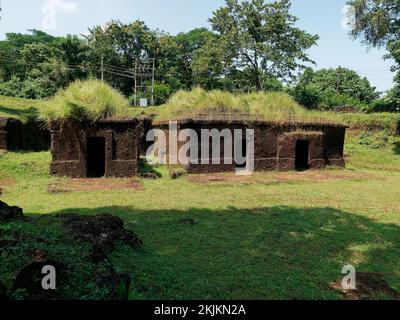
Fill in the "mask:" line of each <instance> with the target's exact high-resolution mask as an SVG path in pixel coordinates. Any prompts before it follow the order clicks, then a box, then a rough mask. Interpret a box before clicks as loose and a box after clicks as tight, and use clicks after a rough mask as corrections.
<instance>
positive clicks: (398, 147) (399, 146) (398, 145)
mask: <svg viewBox="0 0 400 320" xmlns="http://www.w3.org/2000/svg"><path fill="white" fill-rule="evenodd" d="M393 152H394V153H395V154H398V155H400V142H395V143H394V147H393Z"/></svg>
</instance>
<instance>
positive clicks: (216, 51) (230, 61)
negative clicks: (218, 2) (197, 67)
mask: <svg viewBox="0 0 400 320" xmlns="http://www.w3.org/2000/svg"><path fill="white" fill-rule="evenodd" d="M290 8H291V2H290V1H289V0H279V1H275V2H272V3H270V2H267V1H266V0H251V1H238V0H226V4H225V6H224V7H221V8H220V9H218V10H217V11H215V12H214V15H213V17H212V18H211V19H210V23H211V25H212V28H213V30H214V31H215V32H216V33H217V37H216V38H213V39H211V40H210V42H208V44H207V45H206V47H205V49H204V50H203V52H202V53H203V58H202V59H203V60H204V62H206V63H207V62H208V63H210V64H211V66H212V63H214V64H215V62H216V61H219V62H220V63H221V65H220V66H218V64H217V65H214V66H212V67H216V69H217V70H219V69H220V70H221V72H222V73H223V74H230V73H232V71H233V70H235V71H241V70H244V69H247V70H250V71H251V75H250V79H249V81H251V82H252V83H253V84H254V86H255V88H256V89H257V90H263V89H264V81H263V79H264V77H265V76H272V77H278V78H281V79H288V78H291V77H293V76H294V73H295V72H296V71H297V70H299V69H301V68H304V67H305V66H306V64H309V63H312V60H311V59H310V58H309V56H308V54H307V49H309V48H310V47H312V46H313V45H314V44H316V42H317V40H318V36H317V35H311V34H308V33H307V32H305V31H303V30H301V29H299V28H297V27H296V26H295V24H296V22H297V20H298V19H297V18H296V17H295V16H293V15H292V14H291V13H290ZM210 59H211V60H212V61H210Z"/></svg>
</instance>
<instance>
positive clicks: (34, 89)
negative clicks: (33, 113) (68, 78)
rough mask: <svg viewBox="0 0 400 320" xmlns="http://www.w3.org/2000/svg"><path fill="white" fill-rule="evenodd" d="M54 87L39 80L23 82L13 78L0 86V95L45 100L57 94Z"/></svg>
mask: <svg viewBox="0 0 400 320" xmlns="http://www.w3.org/2000/svg"><path fill="white" fill-rule="evenodd" d="M56 91H57V89H56V88H55V87H54V86H49V85H47V84H44V83H42V82H41V81H40V80H38V79H30V78H29V79H27V80H24V81H21V80H20V79H18V78H12V79H11V80H10V81H7V82H3V83H1V84H0V95H3V96H7V97H15V98H26V99H44V98H47V97H49V96H52V95H54V94H55V93H56Z"/></svg>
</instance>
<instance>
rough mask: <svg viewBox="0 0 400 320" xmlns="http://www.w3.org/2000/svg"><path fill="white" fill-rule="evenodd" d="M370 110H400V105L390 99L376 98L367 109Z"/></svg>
mask: <svg viewBox="0 0 400 320" xmlns="http://www.w3.org/2000/svg"><path fill="white" fill-rule="evenodd" d="M367 111H368V112H399V111H400V109H399V107H398V106H397V105H396V104H395V103H394V102H393V101H391V100H390V99H388V98H382V99H378V100H375V101H374V102H373V103H371V105H370V106H369V107H368V109H367Z"/></svg>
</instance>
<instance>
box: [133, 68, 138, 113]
mask: <svg viewBox="0 0 400 320" xmlns="http://www.w3.org/2000/svg"><path fill="white" fill-rule="evenodd" d="M137 67H138V63H137V60H135V93H134V95H133V97H134V106H135V107H136V106H137Z"/></svg>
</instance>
